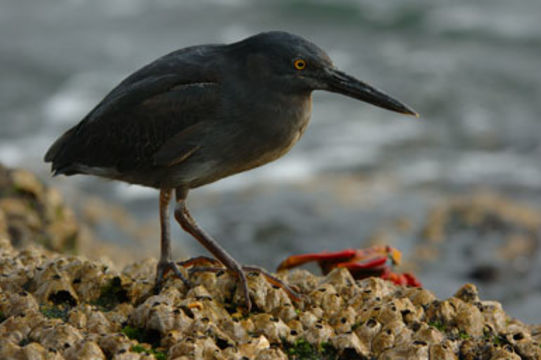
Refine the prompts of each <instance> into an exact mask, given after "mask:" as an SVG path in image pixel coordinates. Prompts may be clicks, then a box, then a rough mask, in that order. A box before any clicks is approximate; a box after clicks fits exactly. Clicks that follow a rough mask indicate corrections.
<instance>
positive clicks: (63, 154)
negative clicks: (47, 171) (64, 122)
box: [43, 128, 76, 176]
mask: <svg viewBox="0 0 541 360" xmlns="http://www.w3.org/2000/svg"><path fill="white" fill-rule="evenodd" d="M75 130H76V128H72V129H70V130H68V131H66V132H65V133H64V134H63V135H62V136H61V137H59V138H58V139H57V140H56V141H55V142H54V143H53V145H51V147H50V148H49V150H47V153H46V154H45V157H44V158H43V160H44V161H45V162H50V163H52V164H51V171H52V173H53V176H56V175H60V174H64V175H72V174H74V173H75V172H74V170H73V169H72V166H71V161H70V159H69V158H70V156H69V152H68V151H67V150H66V145H67V144H68V143H69V142H70V140H71V139H72V136H73V135H74V132H75Z"/></svg>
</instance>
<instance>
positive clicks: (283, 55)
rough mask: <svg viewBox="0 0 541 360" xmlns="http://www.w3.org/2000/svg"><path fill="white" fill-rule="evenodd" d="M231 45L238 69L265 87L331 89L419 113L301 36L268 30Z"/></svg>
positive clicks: (291, 90)
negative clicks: (347, 70) (345, 68)
mask: <svg viewBox="0 0 541 360" xmlns="http://www.w3.org/2000/svg"><path fill="white" fill-rule="evenodd" d="M229 48H230V49H231V50H232V51H231V54H232V56H233V57H234V58H235V62H236V63H237V64H240V66H241V68H240V69H237V70H238V71H239V72H241V73H242V75H243V77H245V78H247V79H250V81H255V82H257V83H258V84H259V86H261V87H266V88H269V89H273V90H274V91H280V92H282V93H292V94H294V93H310V92H311V91H313V90H327V91H331V92H335V93H340V94H342V95H346V96H349V97H352V98H355V99H358V100H362V101H365V102H368V103H370V104H373V105H376V106H379V107H382V108H385V109H388V110H392V111H396V112H399V113H403V114H409V115H415V116H418V115H417V113H416V112H415V111H414V110H412V109H411V108H409V107H408V106H407V105H405V104H403V103H401V102H400V101H398V100H396V99H393V98H392V97H390V96H389V95H387V94H385V93H384V92H382V91H380V90H378V89H376V88H374V87H372V86H370V85H368V84H366V83H364V82H362V81H360V80H357V79H356V78H354V77H353V76H350V75H347V74H346V73H344V72H342V71H340V70H338V69H337V68H336V67H335V66H334V64H333V63H332V61H331V59H330V58H329V56H328V55H327V54H326V53H325V51H323V50H322V49H320V48H319V47H318V46H317V45H315V44H313V43H312V42H310V41H308V40H306V39H304V38H302V37H300V36H297V35H293V34H290V33H287V32H282V31H271V32H265V33H260V34H257V35H254V36H252V37H249V38H247V39H244V40H242V41H239V42H237V43H234V44H231V45H229ZM239 60H240V61H239Z"/></svg>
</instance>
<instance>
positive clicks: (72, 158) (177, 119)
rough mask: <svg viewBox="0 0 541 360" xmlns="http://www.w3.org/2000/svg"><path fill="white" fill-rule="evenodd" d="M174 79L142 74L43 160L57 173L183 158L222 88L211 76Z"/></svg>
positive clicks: (130, 167) (116, 168)
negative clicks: (140, 80)
mask: <svg viewBox="0 0 541 360" xmlns="http://www.w3.org/2000/svg"><path fill="white" fill-rule="evenodd" d="M173 79H174V77H173V76H171V77H160V78H158V79H153V81H150V80H145V84H144V85H143V84H142V83H137V84H136V86H135V87H133V88H131V90H130V91H128V92H126V93H125V94H120V95H118V94H117V96H116V98H113V99H106V100H107V101H106V105H105V106H103V105H102V106H98V107H97V108H96V109H95V110H94V111H92V112H91V113H90V114H89V115H88V116H87V118H86V119H85V120H84V121H83V122H82V123H80V124H79V125H78V126H77V127H76V128H75V129H72V130H70V131H68V132H67V133H66V135H65V137H64V136H63V137H61V138H60V139H59V140H58V142H61V143H62V144H56V143H55V144H53V146H52V147H51V150H50V151H49V152H48V154H47V155H46V160H50V161H53V170H55V171H56V172H57V173H65V174H75V173H81V172H83V173H93V172H94V173H96V174H103V175H105V176H107V174H108V172H110V173H118V172H120V173H122V172H125V171H132V170H137V169H140V168H149V167H152V166H170V165H173V164H176V163H179V162H181V161H182V160H184V159H186V158H187V157H189V156H190V155H191V154H193V153H194V151H196V150H197V148H198V147H199V144H198V143H197V140H198V139H199V136H198V132H200V131H202V130H203V129H204V124H205V123H207V122H208V121H209V119H214V118H215V116H216V114H215V112H216V108H217V107H218V106H219V105H218V104H219V91H220V90H219V85H218V84H217V83H215V82H196V83H188V84H185V83H181V84H175V82H174V81H173ZM155 83H159V84H160V85H159V86H156V87H153V86H154V84H155ZM89 169H90V170H89Z"/></svg>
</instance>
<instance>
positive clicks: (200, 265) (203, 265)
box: [177, 256, 301, 312]
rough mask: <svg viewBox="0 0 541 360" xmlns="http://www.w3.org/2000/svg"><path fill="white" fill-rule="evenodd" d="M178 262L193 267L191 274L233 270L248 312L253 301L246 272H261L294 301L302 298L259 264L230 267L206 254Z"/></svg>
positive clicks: (190, 270)
mask: <svg viewBox="0 0 541 360" xmlns="http://www.w3.org/2000/svg"><path fill="white" fill-rule="evenodd" d="M177 264H178V265H180V266H183V267H191V268H190V269H189V273H190V275H191V274H193V273H196V272H205V271H211V272H221V271H230V272H232V273H233V274H234V275H235V276H236V277H237V279H238V280H239V282H240V286H241V288H242V292H243V295H244V299H245V306H246V309H247V311H248V312H250V310H251V308H252V302H251V300H250V293H249V288H248V282H247V280H246V273H257V274H261V275H263V277H265V279H266V280H267V281H268V282H269V283H270V284H271V285H273V286H276V287H278V288H281V289H282V290H284V291H285V292H286V294H287V295H288V296H289V298H290V299H291V300H293V301H299V300H301V296H300V295H299V294H298V293H297V292H296V291H295V290H293V289H292V288H291V287H289V286H288V285H287V284H286V283H284V282H283V281H282V280H280V279H278V278H277V277H276V276H274V275H271V274H269V273H268V272H267V271H265V270H263V269H262V268H260V267H257V266H239V267H238V268H233V269H228V268H226V267H225V266H224V265H223V264H222V263H221V262H219V261H218V260H215V259H212V258H209V257H206V256H198V257H195V258H192V259H189V260H186V261H182V262H179V263H177Z"/></svg>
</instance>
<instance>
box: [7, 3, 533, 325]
mask: <svg viewBox="0 0 541 360" xmlns="http://www.w3.org/2000/svg"><path fill="white" fill-rule="evenodd" d="M540 14H541V2H539V1H538V0H522V1H516V2H510V1H507V0H480V1H475V2H472V1H468V0H455V1H446V2H444V1H431V0H408V1H404V0H401V1H397V0H396V1H385V2H382V1H378V0H362V1H360V0H359V1H356V0H318V1H301V0H293V1H291V0H281V1H272V2H271V1H263V0H260V1H247V0H227V1H218V0H214V1H210V0H204V1H201V0H197V1H196V0H192V1H182V2H181V1H174V0H154V1H150V0H93V1H84V0H40V1H38V2H36V1H31V0H4V1H2V3H1V4H0V162H1V163H3V164H4V165H7V166H14V167H24V168H27V169H30V170H32V171H34V172H36V173H37V174H38V175H39V176H40V178H41V179H42V180H44V181H46V182H47V183H48V184H50V185H51V186H55V187H58V188H59V189H60V190H61V192H62V193H63V194H64V196H65V198H66V201H67V202H68V203H69V204H70V205H72V206H73V207H75V208H76V209H77V211H78V214H79V216H80V217H81V218H82V219H83V220H85V219H86V220H88V222H89V223H90V225H91V226H92V228H93V230H94V231H95V233H96V236H98V237H100V238H101V239H104V240H106V241H109V242H112V243H115V244H118V245H121V246H123V247H124V248H125V249H126V253H127V254H129V255H127V258H128V259H125V261H133V260H136V259H140V258H143V257H148V256H154V257H157V256H158V245H159V244H158V243H159V241H158V239H159V233H158V222H157V216H158V213H157V198H158V197H157V195H158V193H157V191H155V190H152V189H145V188H142V187H138V186H129V185H126V184H121V183H116V182H108V181H105V180H101V179H96V178H91V177H80V176H79V177H71V178H65V177H58V178H51V177H50V176H49V169H48V166H47V165H46V164H44V163H43V162H42V157H43V154H44V153H45V151H46V149H47V148H48V146H49V145H50V144H51V143H52V141H53V140H54V139H55V138H56V137H58V136H59V135H60V134H61V133H62V132H64V131H65V130H67V129H68V128H70V127H71V126H73V125H75V124H76V123H77V122H78V121H79V120H81V119H82V118H83V117H84V115H85V114H86V113H87V112H89V111H90V110H91V109H92V107H93V106H94V105H96V104H97V102H99V100H101V98H102V97H103V96H104V95H105V94H106V93H107V92H108V91H109V90H110V89H111V88H112V87H114V86H115V85H116V84H117V83H118V82H119V81H120V80H122V79H123V78H124V77H125V76H127V75H129V74H130V73H132V72H133V71H135V70H137V69H138V68H139V67H141V66H143V65H145V64H146V63H148V62H150V61H152V60H154V59H155V58H157V57H159V56H161V55H163V54H165V53H168V52H170V51H172V50H175V49H178V48H182V47H185V46H189V45H194V44H200V43H223V42H233V41H237V40H240V39H242V38H244V37H246V36H249V35H252V34H254V33H257V32H260V31H265V30H286V31H290V32H294V33H297V34H299V35H302V36H304V37H306V38H308V39H310V40H312V41H314V42H315V43H317V44H318V45H319V46H320V47H322V48H323V49H325V50H326V51H327V52H328V53H329V55H330V56H331V58H332V59H333V60H334V62H335V64H336V65H337V66H338V67H339V68H341V69H342V70H344V71H346V72H348V73H350V74H352V75H355V76H356V77H358V78H360V79H362V80H364V81H366V82H368V83H369V84H372V85H374V86H376V87H378V88H381V89H383V90H385V91H386V92H388V93H389V94H391V95H393V96H395V97H397V98H398V99H400V100H403V101H404V102H406V103H407V104H409V105H411V106H412V107H413V108H414V109H416V110H417V111H418V112H419V113H420V114H421V118H420V119H415V118H412V117H403V116H400V115H397V114H395V113H392V112H388V111H384V110H382V109H379V108H375V107H373V106H370V105H367V104H363V103H360V102H357V101H355V100H352V99H348V98H344V97H341V96H337V95H333V94H329V93H321V92H317V93H314V108H313V116H312V122H311V125H310V126H309V127H308V130H307V131H306V133H305V135H304V137H303V139H302V140H301V141H300V142H299V143H298V144H297V146H296V147H294V148H293V150H292V151H291V152H290V153H289V154H288V155H286V156H285V157H284V158H282V159H280V160H279V161H277V162H275V163H272V164H270V165H267V166H265V167H262V168H259V169H257V170H255V171H251V172H248V173H244V174H241V175H238V176H234V177H231V178H228V179H225V180H222V181H220V182H218V183H215V184H212V185H209V186H206V187H204V188H201V189H197V190H195V191H192V193H191V195H190V199H189V202H190V206H191V209H192V213H193V214H194V216H195V218H196V219H197V220H198V221H199V223H200V224H201V225H202V227H203V228H205V229H206V230H207V231H208V232H210V233H211V234H213V235H214V236H215V237H216V238H217V239H218V240H219V242H220V243H221V244H223V246H224V247H225V248H226V249H228V250H229V251H230V253H231V254H232V255H233V256H234V257H235V258H236V259H238V260H239V261H241V262H244V263H253V264H259V265H262V266H265V267H267V268H269V269H274V268H275V267H276V265H277V264H278V263H279V262H280V261H281V260H282V259H283V258H284V257H286V256H289V255H292V254H296V253H302V252H311V251H321V250H340V249H343V248H348V247H353V248H359V247H365V246H369V245H371V244H378V243H386V244H390V245H392V246H395V247H397V248H398V249H400V250H401V251H402V252H403V253H404V257H405V268H406V269H410V270H413V271H414V272H415V273H416V274H417V275H418V276H419V278H420V279H421V281H422V282H423V284H424V285H425V286H426V287H427V288H429V289H431V290H433V291H435V292H436V294H437V295H438V296H440V297H448V296H451V295H452V294H453V293H454V292H455V291H456V290H457V289H458V288H459V287H460V286H461V285H462V284H463V283H465V282H473V283H475V284H476V285H478V286H479V288H480V291H481V296H482V298H483V299H494V300H498V301H501V302H503V304H504V307H505V309H506V310H507V311H508V312H509V313H510V314H512V315H514V316H517V317H518V318H520V319H522V320H524V321H527V322H530V323H535V322H538V323H539V322H541V312H539V306H540V305H541V276H539V274H540V273H541V250H540V243H541V240H540V238H539V236H540V232H539V226H540V224H541V215H540V212H539V210H540V209H541V206H540V204H541V203H540V201H539V200H541V161H540V160H541V117H540V115H539V114H541V101H540V99H541V61H540V59H541V26H539V15H540ZM173 227H174V237H175V239H176V242H175V254H176V255H178V256H179V257H180V256H188V255H195V254H200V253H204V250H203V249H202V248H200V247H199V246H198V245H197V244H196V241H195V240H193V239H191V238H190V237H189V236H188V235H187V234H185V233H182V232H181V231H180V230H179V229H177V227H176V226H173ZM128 250H130V251H128ZM113 260H114V261H116V259H113ZM119 263H121V261H120V260H119Z"/></svg>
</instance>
